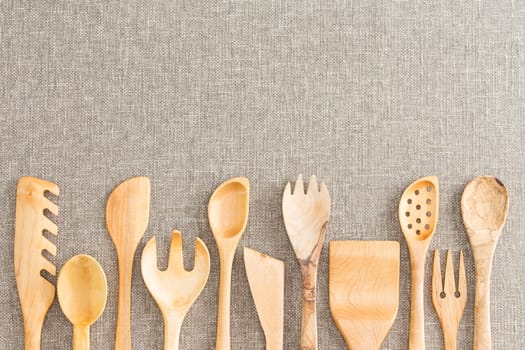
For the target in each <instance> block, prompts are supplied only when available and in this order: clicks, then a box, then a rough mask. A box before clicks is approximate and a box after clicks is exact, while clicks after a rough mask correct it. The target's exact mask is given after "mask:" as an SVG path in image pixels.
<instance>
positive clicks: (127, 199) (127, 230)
mask: <svg viewBox="0 0 525 350" xmlns="http://www.w3.org/2000/svg"><path fill="white" fill-rule="evenodd" d="M149 201H150V182H149V178H147V177H133V178H131V179H128V180H126V181H124V182H122V183H121V184H120V185H118V186H117V187H116V188H115V189H114V190H113V192H111V194H110V195H109V198H108V201H107V204H106V226H107V229H108V232H109V235H110V236H111V239H112V240H113V243H114V244H115V249H116V250H117V256H118V267H119V279H118V286H119V287H118V296H119V301H118V317H117V331H116V336H115V349H116V350H130V349H131V275H132V270H133V258H134V256H135V251H136V249H137V245H138V244H139V242H140V240H141V238H142V236H143V235H144V232H145V231H146V227H147V226H148V219H149Z"/></svg>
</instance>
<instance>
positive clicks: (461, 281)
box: [458, 250, 467, 305]
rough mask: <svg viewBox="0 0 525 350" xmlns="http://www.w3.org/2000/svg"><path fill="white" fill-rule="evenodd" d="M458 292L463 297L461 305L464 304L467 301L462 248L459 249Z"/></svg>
mask: <svg viewBox="0 0 525 350" xmlns="http://www.w3.org/2000/svg"><path fill="white" fill-rule="evenodd" d="M458 292H459V293H460V296H459V297H460V298H462V299H463V305H465V303H466V301H467V278H466V273H465V260H464V258H463V251H462V250H460V251H459V272H458Z"/></svg>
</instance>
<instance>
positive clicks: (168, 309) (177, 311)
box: [141, 231, 210, 350]
mask: <svg viewBox="0 0 525 350" xmlns="http://www.w3.org/2000/svg"><path fill="white" fill-rule="evenodd" d="M141 267H142V277H143V278H144V282H145V283H146V287H148V290H149V292H150V293H151V295H152V296H153V299H155V302H156V303H157V305H158V306H159V309H160V311H161V313H162V317H163V318H164V350H178V349H179V338H180V330H181V326H182V321H184V317H185V316H186V313H187V312H188V310H189V309H190V308H191V306H192V305H193V303H194V302H195V300H196V299H197V297H198V296H199V295H200V293H201V292H202V289H203V288H204V285H205V284H206V281H207V280H208V275H209V274H210V253H209V252H208V248H207V247H206V244H204V242H203V241H202V240H201V239H200V238H197V241H196V244H195V263H194V265H193V270H191V271H186V270H185V269H184V265H183V260H182V238H181V234H180V232H179V231H173V233H172V236H171V247H170V256H169V262H168V268H167V269H166V270H164V271H160V270H159V269H158V267H157V241H156V239H155V237H153V238H151V239H150V240H149V242H148V243H147V244H146V246H145V247H144V250H143V251H142V259H141Z"/></svg>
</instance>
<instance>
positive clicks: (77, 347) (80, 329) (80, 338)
mask: <svg viewBox="0 0 525 350" xmlns="http://www.w3.org/2000/svg"><path fill="white" fill-rule="evenodd" d="M73 350H89V326H84V325H77V326H74V327H73Z"/></svg>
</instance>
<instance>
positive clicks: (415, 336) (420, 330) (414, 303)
mask: <svg viewBox="0 0 525 350" xmlns="http://www.w3.org/2000/svg"><path fill="white" fill-rule="evenodd" d="M425 255H426V253H425V254H424V255H423V258H419V259H415V258H414V257H413V256H411V260H412V273H411V279H412V284H411V287H410V295H411V298H410V336H409V346H408V348H409V350H425V309H424V299H423V297H424V291H423V287H424V278H425V264H424V261H425V258H424V257H425ZM420 259H421V260H422V262H420V261H419V260H420Z"/></svg>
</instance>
